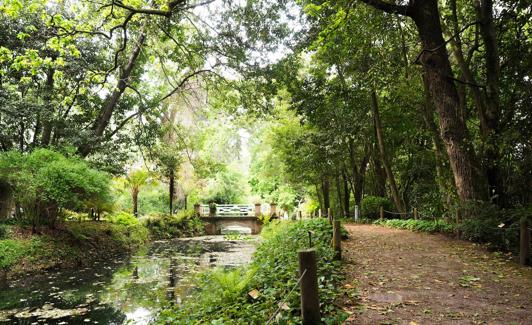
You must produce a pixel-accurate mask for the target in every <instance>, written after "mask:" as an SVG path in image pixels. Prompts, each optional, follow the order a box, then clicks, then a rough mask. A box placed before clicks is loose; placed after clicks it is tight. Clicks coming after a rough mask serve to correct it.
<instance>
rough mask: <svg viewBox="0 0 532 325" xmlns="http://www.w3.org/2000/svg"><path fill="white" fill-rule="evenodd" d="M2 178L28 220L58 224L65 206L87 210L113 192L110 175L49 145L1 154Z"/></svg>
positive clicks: (39, 223) (75, 209) (38, 223)
mask: <svg viewBox="0 0 532 325" xmlns="http://www.w3.org/2000/svg"><path fill="white" fill-rule="evenodd" d="M0 182H3V183H5V184H8V186H9V187H10V189H11V191H12V193H13V197H14V199H15V201H16V202H17V203H18V204H19V206H21V207H22V211H23V217H24V219H25V220H26V221H28V222H29V223H31V224H33V225H34V226H36V225H41V224H47V225H49V226H51V227H54V226H55V224H56V221H57V219H58V218H59V217H60V216H61V212H62V210H63V209H70V210H74V211H80V210H84V209H85V210H86V209H87V202H90V201H94V200H97V199H98V198H100V197H103V196H106V195H107V194H108V193H109V181H108V177H107V176H106V175H105V174H104V173H101V172H99V171H97V170H94V169H91V168H89V166H88V165H87V163H86V162H85V161H83V160H81V159H79V158H77V157H75V156H70V157H67V156H64V155H62V154H60V153H58V152H55V151H52V150H48V149H38V150H35V151H33V152H31V153H29V154H22V153H20V152H17V151H8V152H4V153H1V154H0Z"/></svg>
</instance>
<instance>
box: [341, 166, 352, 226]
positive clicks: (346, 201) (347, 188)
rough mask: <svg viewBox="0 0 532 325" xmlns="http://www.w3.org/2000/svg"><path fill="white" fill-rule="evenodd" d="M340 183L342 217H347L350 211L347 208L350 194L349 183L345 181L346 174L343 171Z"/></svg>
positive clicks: (348, 207)
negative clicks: (342, 206)
mask: <svg viewBox="0 0 532 325" xmlns="http://www.w3.org/2000/svg"><path fill="white" fill-rule="evenodd" d="M342 181H343V182H344V216H345V217H349V213H350V210H351V209H350V206H349V198H350V192H349V181H348V179H347V173H346V172H345V171H342Z"/></svg>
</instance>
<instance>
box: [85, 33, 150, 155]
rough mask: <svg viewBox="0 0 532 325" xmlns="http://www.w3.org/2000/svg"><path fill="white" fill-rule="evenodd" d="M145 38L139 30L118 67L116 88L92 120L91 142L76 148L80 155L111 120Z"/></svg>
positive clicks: (144, 34)
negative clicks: (122, 62) (129, 51)
mask: <svg viewBox="0 0 532 325" xmlns="http://www.w3.org/2000/svg"><path fill="white" fill-rule="evenodd" d="M145 39H146V33H145V32H144V31H143V32H141V34H140V36H139V37H138V39H137V41H136V42H135V46H134V48H133V51H132V52H131V54H130V55H129V59H128V61H127V63H126V64H125V65H124V66H123V67H122V68H121V69H120V74H119V76H118V84H117V86H116V88H115V89H114V90H113V92H112V93H111V94H110V95H109V96H108V97H107V98H106V100H105V103H104V106H103V109H102V112H101V114H100V116H99V117H98V118H97V119H96V120H95V121H94V123H93V125H92V131H93V137H94V138H93V139H92V140H91V141H93V143H84V144H83V145H82V146H80V148H78V151H79V153H80V155H82V156H84V157H85V156H87V155H88V154H89V153H90V152H91V150H92V146H93V145H94V144H95V143H97V142H98V141H99V140H101V137H102V135H103V133H104V131H105V129H106V128H107V126H108V125H109V123H110V121H111V117H112V115H113V112H114V110H115V108H116V106H117V105H118V102H119V101H120V98H121V97H122V95H123V94H124V91H125V90H126V88H127V84H128V81H129V79H130V77H131V72H132V71H133V69H134V68H135V64H136V62H137V59H138V58H139V55H140V50H141V49H142V46H143V45H144V41H145Z"/></svg>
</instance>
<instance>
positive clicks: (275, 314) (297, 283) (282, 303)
mask: <svg viewBox="0 0 532 325" xmlns="http://www.w3.org/2000/svg"><path fill="white" fill-rule="evenodd" d="M306 273H307V269H305V270H304V271H303V273H302V274H301V276H300V277H299V279H298V280H297V282H296V284H295V285H294V286H293V287H292V289H291V290H290V291H289V292H288V294H287V295H286V296H285V299H284V300H281V301H280V302H279V303H278V304H277V305H278V306H279V307H277V309H276V310H275V312H274V313H273V314H272V315H271V316H270V318H268V321H267V322H266V325H268V324H269V323H270V322H271V321H272V320H273V319H274V318H275V317H276V316H277V314H279V312H280V311H281V309H282V308H283V306H284V305H286V301H287V300H288V297H290V294H292V292H294V290H295V289H296V288H297V287H298V286H299V284H300V283H301V279H303V277H304V276H305V274H306Z"/></svg>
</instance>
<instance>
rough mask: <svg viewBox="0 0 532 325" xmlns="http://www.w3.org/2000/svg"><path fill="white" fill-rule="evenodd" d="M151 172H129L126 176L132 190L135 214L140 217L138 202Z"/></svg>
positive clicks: (140, 170)
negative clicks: (141, 189)
mask: <svg viewBox="0 0 532 325" xmlns="http://www.w3.org/2000/svg"><path fill="white" fill-rule="evenodd" d="M149 179H150V172H149V171H147V170H145V169H136V170H132V171H130V172H129V174H128V175H127V176H126V186H127V187H128V188H129V189H130V190H131V199H132V200H133V214H134V215H135V217H138V202H139V192H140V188H141V187H142V186H144V185H146V184H147V183H148V181H149Z"/></svg>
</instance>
